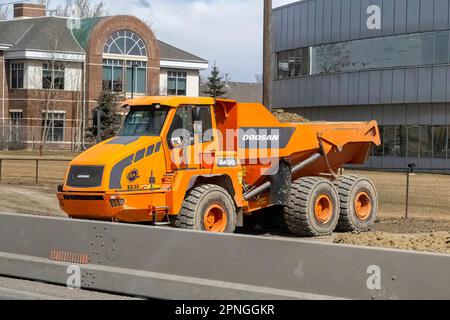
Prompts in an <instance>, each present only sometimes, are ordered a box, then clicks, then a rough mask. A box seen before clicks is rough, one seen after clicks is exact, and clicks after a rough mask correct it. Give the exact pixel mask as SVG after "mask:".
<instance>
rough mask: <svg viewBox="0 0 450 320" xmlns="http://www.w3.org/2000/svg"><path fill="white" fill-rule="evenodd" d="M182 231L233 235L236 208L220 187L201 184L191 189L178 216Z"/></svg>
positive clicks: (227, 194) (228, 195)
mask: <svg viewBox="0 0 450 320" xmlns="http://www.w3.org/2000/svg"><path fill="white" fill-rule="evenodd" d="M179 226H180V228H182V229H189V230H199V231H207V232H218V233H233V232H234V231H235V229H236V207H235V205H234V201H233V199H232V198H231V196H230V194H229V193H228V192H227V191H226V190H225V189H223V188H222V187H219V186H216V185H211V184H203V185H199V186H197V187H195V188H193V189H191V190H190V191H189V192H188V193H187V195H186V197H185V199H184V201H183V205H182V208H181V212H180V215H179Z"/></svg>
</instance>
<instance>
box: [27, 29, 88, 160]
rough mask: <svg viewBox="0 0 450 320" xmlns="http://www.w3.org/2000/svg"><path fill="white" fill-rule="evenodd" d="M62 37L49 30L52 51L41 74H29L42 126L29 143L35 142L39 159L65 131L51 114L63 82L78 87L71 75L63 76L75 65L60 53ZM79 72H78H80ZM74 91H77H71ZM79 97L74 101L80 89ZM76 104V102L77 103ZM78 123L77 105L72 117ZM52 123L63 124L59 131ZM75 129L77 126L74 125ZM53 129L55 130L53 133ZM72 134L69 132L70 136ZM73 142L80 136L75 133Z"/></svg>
mask: <svg viewBox="0 0 450 320" xmlns="http://www.w3.org/2000/svg"><path fill="white" fill-rule="evenodd" d="M63 36H64V35H63V33H62V32H61V31H60V30H57V29H55V30H53V36H52V39H54V40H53V44H52V48H50V50H49V58H48V59H47V60H46V61H44V62H43V63H42V66H43V68H42V74H41V73H33V74H31V73H30V74H29V77H30V80H29V81H30V82H31V83H32V85H33V87H34V88H35V89H37V90H36V91H35V94H36V95H37V96H36V98H37V101H40V102H39V112H40V113H41V115H42V125H41V127H40V132H39V133H38V134H36V133H33V139H32V140H33V141H36V142H37V145H36V148H37V150H38V151H39V154H40V155H41V156H42V155H43V153H44V150H45V148H46V146H47V144H48V142H49V141H51V140H53V139H51V138H52V137H53V138H54V137H55V136H57V133H56V132H57V131H56V130H66V122H65V121H66V119H57V115H56V113H55V108H56V107H57V106H58V104H59V103H58V102H57V99H58V95H60V94H61V91H62V90H66V89H67V83H66V80H69V81H70V82H77V86H78V87H81V76H80V75H78V74H75V75H74V76H73V78H69V77H67V76H66V70H67V69H69V68H72V67H75V66H76V65H78V64H79V63H78V62H72V61H67V57H65V56H66V55H67V54H66V53H64V52H66V51H67V50H65V48H64V47H63V45H62V41H61V38H62V37H63ZM80 70H81V68H80ZM80 72H81V71H80ZM75 91H77V90H75ZM78 91H79V92H80V93H78V94H77V97H76V98H75V99H76V100H77V101H78V100H81V97H80V94H81V89H80V90H78ZM77 103H78V102H77ZM75 116H76V117H77V119H78V117H79V106H78V104H77V111H76V115H75ZM56 121H64V125H63V126H62V128H61V127H57V126H56V125H55V124H56ZM77 127H78V124H77ZM55 128H56V129H55ZM73 134H74V132H72V135H73ZM75 135H76V137H72V138H76V139H80V135H81V133H80V132H78V130H77V132H75ZM62 136H63V139H65V136H66V135H65V132H64V131H63V132H62ZM38 139H39V141H37V140H38Z"/></svg>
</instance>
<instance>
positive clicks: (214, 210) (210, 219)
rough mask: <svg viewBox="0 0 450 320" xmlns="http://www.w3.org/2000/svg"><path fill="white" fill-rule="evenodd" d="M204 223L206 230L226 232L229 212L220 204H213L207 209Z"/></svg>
mask: <svg viewBox="0 0 450 320" xmlns="http://www.w3.org/2000/svg"><path fill="white" fill-rule="evenodd" d="M203 224H204V227H205V230H206V231H210V232H224V231H225V229H226V227H227V212H226V211H225V209H224V208H223V207H222V206H221V205H219V204H213V205H211V206H210V207H209V208H208V209H206V212H205V215H204V218H203Z"/></svg>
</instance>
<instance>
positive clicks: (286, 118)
mask: <svg viewBox="0 0 450 320" xmlns="http://www.w3.org/2000/svg"><path fill="white" fill-rule="evenodd" d="M272 114H273V115H274V116H275V118H277V119H278V121H280V122H281V123H305V122H309V120H307V119H305V118H303V117H302V116H300V115H299V114H297V113H291V112H285V111H284V110H282V109H279V110H275V111H273V112H272Z"/></svg>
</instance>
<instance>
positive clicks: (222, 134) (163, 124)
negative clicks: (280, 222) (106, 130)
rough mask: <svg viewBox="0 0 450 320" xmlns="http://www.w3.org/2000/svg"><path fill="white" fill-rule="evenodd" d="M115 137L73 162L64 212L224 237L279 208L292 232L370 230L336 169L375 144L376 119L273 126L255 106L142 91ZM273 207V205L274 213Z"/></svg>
mask: <svg viewBox="0 0 450 320" xmlns="http://www.w3.org/2000/svg"><path fill="white" fill-rule="evenodd" d="M124 108H129V112H128V115H127V116H126V119H125V121H124V124H123V126H122V128H121V130H120V131H119V133H118V135H117V136H116V137H114V138H112V139H110V140H107V141H104V142H102V143H99V144H97V145H96V146H94V147H92V148H90V149H89V150H87V151H85V152H84V153H82V154H81V155H79V156H78V157H77V158H75V159H74V160H73V161H72V162H71V164H70V167H69V169H68V172H67V176H66V179H65V182H64V184H63V185H61V186H59V187H58V193H57V196H58V199H59V202H60V205H61V208H62V209H63V210H64V211H65V212H66V213H67V214H68V215H69V216H70V217H72V218H79V219H93V220H109V221H120V222H129V223H138V222H139V223H151V224H154V225H163V224H172V225H174V226H176V227H179V228H184V229H191V230H204V231H209V232H226V233H232V232H234V231H235V228H236V227H237V226H242V224H243V221H244V218H247V217H250V216H252V215H256V214H258V213H259V212H260V211H261V209H265V208H269V207H272V206H273V207H275V206H277V207H278V206H283V207H284V210H283V214H284V220H285V222H286V225H287V226H288V228H289V230H290V231H291V232H292V233H293V234H295V235H298V236H322V235H328V234H330V233H332V232H333V231H334V230H339V231H366V230H369V229H371V227H372V225H373V223H374V221H375V219H376V215H377V206H378V196H377V192H376V189H375V187H374V185H373V183H372V182H371V181H370V180H368V179H366V178H363V177H358V176H345V175H341V176H340V175H338V173H337V172H338V171H339V169H340V168H341V167H342V166H343V165H346V164H362V163H364V162H365V161H366V160H367V158H368V156H369V154H370V150H371V148H372V146H373V145H379V144H380V143H381V142H380V135H379V130H378V126H377V123H376V122H375V121H372V122H347V123H345V122H342V123H326V122H309V123H301V124H290V123H287V124H286V123H281V122H279V121H278V120H277V119H276V118H275V117H274V116H273V115H272V114H271V113H270V112H269V111H268V110H267V109H266V108H265V107H264V106H263V105H261V104H259V103H239V102H236V101H231V100H224V99H216V100H214V99H212V98H191V97H142V98H136V99H132V100H129V101H126V102H125V103H124ZM274 212H275V210H274Z"/></svg>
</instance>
